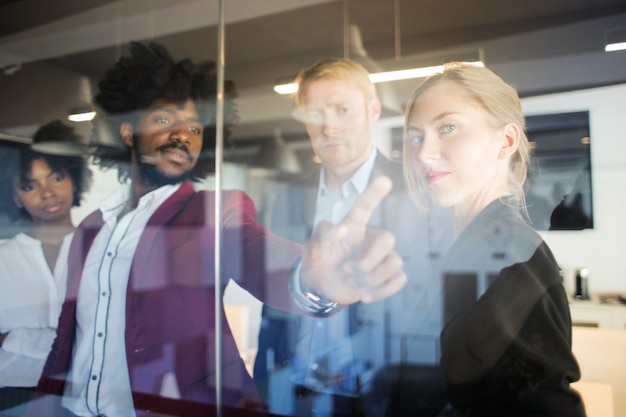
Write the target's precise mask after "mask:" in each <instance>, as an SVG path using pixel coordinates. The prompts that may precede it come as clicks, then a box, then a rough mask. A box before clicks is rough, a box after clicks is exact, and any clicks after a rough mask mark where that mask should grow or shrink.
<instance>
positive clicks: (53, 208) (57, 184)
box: [14, 158, 74, 225]
mask: <svg viewBox="0 0 626 417" xmlns="http://www.w3.org/2000/svg"><path fill="white" fill-rule="evenodd" d="M14 189H15V203H16V204H17V205H18V206H19V207H23V208H24V209H25V210H26V211H27V212H28V213H29V214H30V216H31V218H32V221H33V224H35V225H42V224H47V225H67V224H71V216H70V210H71V208H72V203H73V200H74V183H73V182H72V179H71V178H70V176H69V175H68V173H67V172H58V171H53V170H52V168H51V167H50V165H48V163H47V162H46V161H45V160H44V159H43V158H42V159H35V160H34V161H33V163H32V165H31V167H30V171H29V172H28V175H27V176H26V178H22V179H20V178H16V180H15V182H14Z"/></svg>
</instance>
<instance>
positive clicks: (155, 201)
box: [100, 183, 182, 222]
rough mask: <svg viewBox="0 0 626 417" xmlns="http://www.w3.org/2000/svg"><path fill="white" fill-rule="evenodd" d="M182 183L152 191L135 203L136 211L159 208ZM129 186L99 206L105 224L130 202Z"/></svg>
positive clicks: (125, 186) (116, 192) (122, 188)
mask: <svg viewBox="0 0 626 417" xmlns="http://www.w3.org/2000/svg"><path fill="white" fill-rule="evenodd" d="M181 185H182V183H178V184H173V185H163V186H161V187H159V188H157V189H156V190H152V191H150V192H149V193H146V194H144V195H143V196H141V197H140V198H139V202H138V203H137V208H138V209H144V208H148V209H152V208H153V207H154V206H157V207H158V206H160V205H161V204H162V203H163V202H164V201H165V200H167V199H168V198H169V197H170V196H171V195H172V194H174V193H175V192H176V191H177V190H178V189H179V188H180V187H181ZM130 187H131V185H130V184H126V185H124V186H123V187H121V188H120V189H119V190H117V191H115V192H114V193H113V194H111V195H110V196H109V197H107V198H106V199H105V200H104V201H103V202H102V203H101V204H100V211H101V212H102V220H104V221H105V222H107V221H108V220H110V219H112V218H114V217H117V216H118V215H119V214H120V213H121V212H122V210H124V207H125V206H126V204H127V203H128V202H129V201H130V196H131V192H130Z"/></svg>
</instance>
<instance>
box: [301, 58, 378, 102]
mask: <svg viewBox="0 0 626 417" xmlns="http://www.w3.org/2000/svg"><path fill="white" fill-rule="evenodd" d="M321 79H328V80H338V81H345V82H349V83H352V84H354V85H355V86H357V87H358V88H359V89H360V90H361V92H362V93H363V96H364V97H365V101H369V100H371V99H373V98H375V97H376V87H375V86H374V84H373V83H372V82H371V81H370V78H369V72H368V71H367V70H366V69H365V67H363V65H361V64H359V63H358V62H356V61H353V60H350V59H342V58H327V59H323V60H321V61H317V62H316V63H314V64H313V65H311V66H309V67H306V68H304V69H302V70H301V71H300V72H299V73H298V75H297V76H296V78H295V80H294V82H295V83H297V84H298V92H297V93H296V98H295V100H296V105H297V106H302V105H303V104H304V102H303V99H304V97H303V96H304V90H305V88H306V86H307V84H308V83H310V82H312V81H316V80H321Z"/></svg>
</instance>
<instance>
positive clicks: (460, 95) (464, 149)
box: [407, 81, 508, 212]
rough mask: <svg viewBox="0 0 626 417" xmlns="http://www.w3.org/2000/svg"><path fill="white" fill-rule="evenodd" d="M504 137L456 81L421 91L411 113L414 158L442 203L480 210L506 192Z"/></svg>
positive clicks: (419, 172) (418, 171)
mask: <svg viewBox="0 0 626 417" xmlns="http://www.w3.org/2000/svg"><path fill="white" fill-rule="evenodd" d="M503 138H504V133H503V130H502V129H497V128H495V127H493V126H492V124H491V123H490V121H489V119H488V114H487V113H486V112H485V111H484V110H483V109H482V108H480V107H479V106H478V104H476V103H475V102H472V101H471V99H470V98H469V96H468V94H467V92H466V91H465V90H464V88H463V87H462V86H460V85H458V84H457V83H455V82H451V81H444V82H441V83H439V84H436V85H435V86H433V87H431V88H429V89H428V90H426V91H425V92H424V93H423V94H421V95H420V96H419V97H418V99H417V100H416V101H415V105H414V107H413V109H412V111H411V113H410V114H409V117H408V118H407V140H408V141H409V143H410V145H411V147H410V154H411V158H410V160H409V162H410V163H412V164H413V169H414V170H415V172H416V174H417V177H418V178H419V180H420V181H422V182H423V184H424V185H425V186H426V188H427V189H428V190H429V191H430V193H431V196H432V198H433V201H434V202H435V204H437V205H438V206H440V207H455V208H461V209H464V210H465V212H477V211H479V210H481V209H482V208H484V207H485V206H486V205H488V204H489V203H490V202H492V201H493V200H495V199H497V198H498V197H500V196H501V195H502V193H503V189H504V188H505V187H506V180H507V169H508V168H507V165H508V163H507V162H504V160H503V159H502V158H501V157H500V155H501V152H500V150H501V146H502V143H503Z"/></svg>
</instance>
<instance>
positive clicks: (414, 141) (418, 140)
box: [409, 135, 424, 146]
mask: <svg viewBox="0 0 626 417" xmlns="http://www.w3.org/2000/svg"><path fill="white" fill-rule="evenodd" d="M409 143H410V144H411V145H413V146H421V145H422V143H424V136H423V135H411V136H409Z"/></svg>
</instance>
